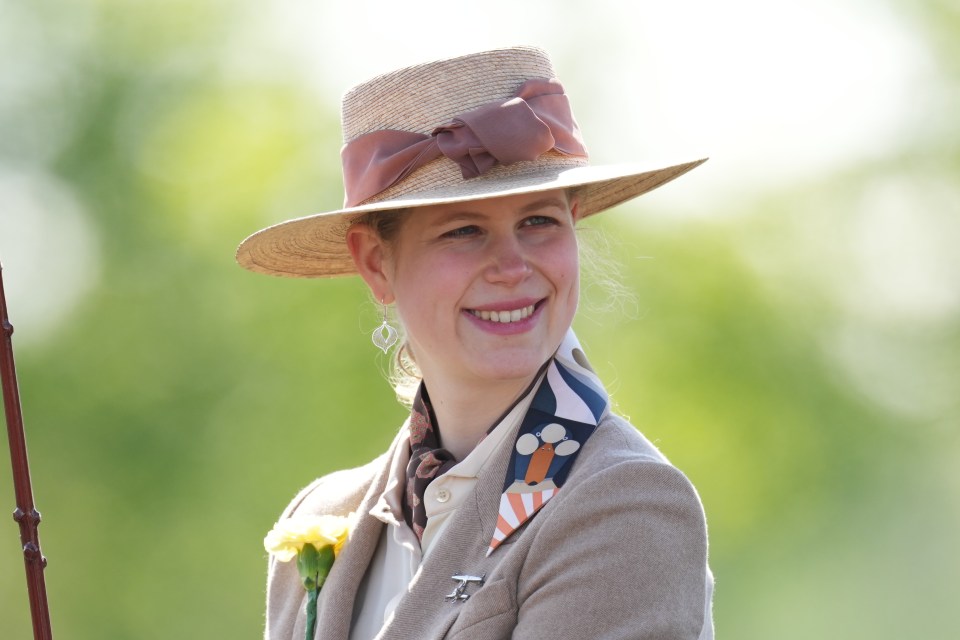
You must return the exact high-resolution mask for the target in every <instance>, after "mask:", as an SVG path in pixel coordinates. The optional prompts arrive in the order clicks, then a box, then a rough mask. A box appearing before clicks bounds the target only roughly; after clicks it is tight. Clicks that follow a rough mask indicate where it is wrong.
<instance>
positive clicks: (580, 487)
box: [265, 415, 713, 640]
mask: <svg viewBox="0 0 960 640" xmlns="http://www.w3.org/2000/svg"><path fill="white" fill-rule="evenodd" d="M513 442H514V438H507V439H506V440H505V442H504V444H503V445H502V447H501V449H500V450H498V451H497V452H496V453H494V454H493V459H492V460H491V464H490V465H488V467H487V469H486V470H485V471H484V473H483V474H482V475H481V477H480V478H479V480H478V482H477V485H476V489H475V496H474V497H473V499H472V500H468V501H466V502H465V503H463V505H462V506H461V507H460V508H459V509H458V510H457V511H456V513H455V514H454V515H453V516H452V518H453V519H452V521H451V522H450V525H449V527H448V528H447V530H446V531H445V533H444V534H443V536H442V537H441V538H440V539H439V540H438V541H437V542H436V543H435V546H434V548H433V549H432V550H431V552H430V554H429V556H428V557H427V558H426V560H425V561H424V562H423V563H422V564H421V566H420V568H419V569H418V571H417V573H416V575H415V576H414V578H413V581H412V582H411V584H410V588H409V591H408V592H407V594H406V595H405V596H404V597H403V599H402V600H401V601H400V603H399V604H398V606H397V608H396V610H395V612H394V616H393V619H392V620H391V622H390V623H389V624H388V625H387V626H386V627H385V628H384V629H382V630H381V632H380V634H379V635H378V636H377V638H383V639H387V638H389V639H404V640H413V639H416V640H421V639H423V640H439V639H440V638H447V639H458V640H468V639H469V640H488V639H489V640H494V639H503V638H514V639H517V640H535V639H543V640H561V639H576V638H589V639H591V640H592V639H594V638H598V639H603V640H607V639H609V640H614V639H618V640H619V639H623V640H626V639H628V638H629V639H637V640H640V639H651V640H653V639H657V640H672V639H677V640H679V639H681V638H682V639H689V640H710V639H712V638H713V622H712V619H711V598H712V592H713V579H712V576H711V575H710V571H709V568H708V567H707V531H706V524H705V520H704V514H703V508H702V505H701V503H700V499H699V497H698V496H697V494H696V492H695V490H694V488H693V486H691V484H690V482H689V481H688V480H687V479H686V477H684V475H683V474H682V473H680V472H679V471H678V470H677V469H676V468H675V467H673V466H671V465H670V464H669V463H668V462H667V461H666V459H665V458H664V457H663V456H662V455H661V454H660V452H659V451H657V449H656V448H655V447H654V446H653V445H652V444H651V443H650V442H649V441H647V440H646V439H645V438H644V437H643V436H641V435H640V434H639V433H638V432H637V431H636V429H634V428H633V427H632V426H631V425H630V424H629V423H627V422H626V421H624V420H623V419H621V418H619V417H617V416H613V415H610V416H608V417H606V418H604V419H603V420H602V421H601V423H600V425H599V426H598V427H597V430H596V432H595V433H594V434H593V436H592V437H591V438H590V439H589V440H588V441H587V442H586V444H585V445H584V447H583V450H582V451H581V453H580V456H579V457H578V459H577V460H576V461H575V463H574V466H573V469H572V470H571V472H570V475H569V477H568V478H567V481H566V483H565V484H564V486H563V488H562V489H561V490H560V492H559V493H558V494H557V495H556V497H554V498H553V499H552V500H550V501H549V502H548V503H547V504H546V505H545V506H544V507H543V509H541V511H540V512H539V513H537V514H536V515H535V516H534V517H533V518H532V519H531V520H529V521H528V522H527V523H526V524H525V525H524V526H523V527H521V528H520V529H518V530H517V531H516V532H515V533H514V534H513V535H512V536H511V537H510V538H508V539H507V540H506V541H505V542H504V543H503V544H502V545H501V546H500V547H499V548H498V549H496V550H495V551H494V552H493V553H492V554H491V555H490V556H489V557H487V556H486V552H487V546H488V544H489V542H490V537H491V534H492V533H493V530H494V527H495V525H496V520H497V512H498V504H499V500H500V494H501V492H502V491H503V482H504V476H505V474H506V469H507V464H508V462H509V457H510V453H511V451H512V448H513ZM404 445H405V443H404V442H401V441H400V438H398V439H397V440H395V441H394V443H393V445H392V446H391V450H390V451H389V452H388V453H387V454H385V455H384V456H381V457H380V458H378V459H376V460H374V461H373V462H371V463H370V464H368V465H366V466H364V467H360V468H357V469H351V470H347V471H339V472H336V473H333V474H330V475H328V476H325V477H323V478H320V479H319V480H317V481H316V482H314V483H313V484H311V485H310V486H308V487H307V488H306V489H304V490H303V491H301V492H300V494H299V495H298V496H297V497H296V498H295V499H294V500H293V502H292V503H291V504H290V505H289V506H288V507H287V509H286V510H285V512H284V516H289V515H291V514H292V513H316V514H324V513H329V514H336V515H345V514H347V513H349V512H351V511H357V512H358V513H360V514H361V517H360V519H359V520H358V522H357V525H356V527H355V529H354V531H353V532H352V534H351V537H350V539H349V541H348V543H347V545H346V546H345V547H344V548H343V550H342V552H341V553H340V555H339V557H338V558H337V560H336V562H335V563H334V566H333V569H332V571H331V572H330V576H329V578H328V579H327V582H326V585H325V586H324V587H323V590H322V591H321V593H320V599H319V604H318V607H319V611H318V625H317V634H316V638H317V640H347V638H348V636H349V632H350V625H351V621H352V617H353V613H354V611H353V607H354V599H355V597H356V593H357V588H358V587H359V585H360V582H361V580H362V579H363V577H364V573H365V572H366V570H367V566H368V564H369V563H370V559H371V557H372V556H373V553H374V551H375V549H376V547H377V543H378V542H379V540H380V536H381V533H382V527H383V526H385V525H384V524H383V523H382V522H380V521H379V520H378V519H376V518H374V517H371V516H369V515H368V514H369V511H370V509H371V508H373V506H374V505H375V504H376V502H377V500H378V498H379V497H380V495H381V493H383V491H384V487H385V484H386V480H387V472H388V468H387V467H388V462H389V460H390V456H391V455H392V451H393V447H397V446H404ZM458 573H469V574H472V575H475V576H480V575H485V576H486V580H485V582H484V584H483V585H482V586H480V587H478V586H476V585H469V586H468V587H467V590H466V593H467V595H469V599H468V600H466V601H462V602H450V601H447V600H445V598H444V596H446V595H447V594H449V593H451V592H452V591H453V589H454V587H456V586H457V583H456V582H455V581H454V580H452V579H451V576H453V575H455V574H458ZM305 601H306V595H305V591H304V590H303V588H302V587H301V586H300V581H299V578H298V576H297V571H296V567H295V563H293V562H288V563H282V562H276V561H274V560H271V561H270V564H269V569H268V580H267V628H266V635H265V637H266V638H267V640H302V639H303V636H304V624H305V616H304V613H303V610H304V603H305Z"/></svg>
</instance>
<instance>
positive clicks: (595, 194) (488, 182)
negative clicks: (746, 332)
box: [237, 158, 707, 278]
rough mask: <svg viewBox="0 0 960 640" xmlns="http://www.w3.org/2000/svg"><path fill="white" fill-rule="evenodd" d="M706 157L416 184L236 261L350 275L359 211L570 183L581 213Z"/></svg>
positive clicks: (278, 272)
mask: <svg viewBox="0 0 960 640" xmlns="http://www.w3.org/2000/svg"><path fill="white" fill-rule="evenodd" d="M706 160H707V159H706V158H703V159H700V160H695V161H693V162H685V163H682V164H677V165H673V166H669V167H665V168H662V169H654V170H649V169H646V168H641V167H639V166H637V165H603V166H584V167H574V168H556V167H551V168H549V169H546V170H544V169H542V168H540V169H538V170H537V171H534V172H531V173H526V174H525V173H522V172H517V173H515V174H512V175H510V176H503V175H499V176H496V177H491V178H485V177H484V176H480V177H478V178H474V179H471V180H464V181H463V182H461V183H459V184H458V185H456V186H454V187H443V188H437V189H433V190H426V191H423V190H421V191H418V192H416V193H415V194H411V195H409V196H401V197H397V198H392V199H389V200H384V201H380V202H373V203H370V204H365V205H360V206H356V207H349V208H345V209H338V210H336V211H328V212H325V213H317V214H313V215H309V216H305V217H302V218H296V219H294V220H288V221H286V222H281V223H279V224H275V225H273V226H270V227H267V228H266V229H262V230H260V231H258V232H256V233H254V234H253V235H251V236H250V237H248V238H247V239H246V240H244V241H243V242H242V243H241V244H240V247H239V248H238V249H237V262H238V263H240V265H241V266H242V267H244V268H246V269H249V270H250V271H256V272H258V273H266V274H269V275H274V276H284V277H291V278H330V277H335V276H345V275H353V274H356V272H357V271H356V268H355V266H354V264H353V259H352V258H351V257H350V252H349V250H348V249H347V244H346V233H347V229H349V228H350V225H352V224H353V223H354V222H355V221H356V219H357V218H358V217H359V216H361V215H362V214H364V213H368V212H371V211H389V210H391V209H406V208H409V207H425V206H430V205H438V204H450V203H455V202H470V201H471V200H483V199H487V198H499V197H503V196H511V195H517V194H521V193H536V192H539V191H551V190H553V189H568V188H576V189H577V197H578V199H579V202H580V204H579V208H580V215H581V217H587V216H591V215H593V214H595V213H599V212H601V211H603V210H605V209H609V208H610V207H613V206H615V205H618V204H620V203H621V202H625V201H627V200H629V199H631V198H635V197H637V196H640V195H643V194H644V193H647V192H648V191H652V190H653V189H656V188H657V187H659V186H661V185H664V184H666V183H667V182H670V181H671V180H673V179H674V178H677V177H679V176H681V175H683V174H684V173H686V172H688V171H690V170H691V169H694V168H695V167H697V166H699V165H701V164H703V163H704V162H706Z"/></svg>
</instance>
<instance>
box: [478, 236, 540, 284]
mask: <svg viewBox="0 0 960 640" xmlns="http://www.w3.org/2000/svg"><path fill="white" fill-rule="evenodd" d="M531 272H532V269H531V268H530V263H529V262H528V261H527V256H526V253H525V252H524V249H523V246H522V245H521V244H520V242H519V241H518V240H517V238H515V237H506V238H501V239H498V240H497V241H496V242H494V243H492V246H491V256H490V266H489V267H488V268H487V272H486V275H487V279H488V280H489V281H490V282H494V283H500V284H507V285H514V284H519V283H520V282H522V281H523V280H524V279H525V278H526V277H527V276H529V275H530V273H531Z"/></svg>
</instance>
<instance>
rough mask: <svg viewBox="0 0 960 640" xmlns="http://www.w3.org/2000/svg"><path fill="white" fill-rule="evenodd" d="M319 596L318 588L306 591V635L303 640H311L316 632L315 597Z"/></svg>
mask: <svg viewBox="0 0 960 640" xmlns="http://www.w3.org/2000/svg"><path fill="white" fill-rule="evenodd" d="M319 594H320V587H315V588H313V589H310V590H309V591H307V635H306V638H305V639H304V640H313V636H314V635H315V633H316V630H317V596H318V595H319Z"/></svg>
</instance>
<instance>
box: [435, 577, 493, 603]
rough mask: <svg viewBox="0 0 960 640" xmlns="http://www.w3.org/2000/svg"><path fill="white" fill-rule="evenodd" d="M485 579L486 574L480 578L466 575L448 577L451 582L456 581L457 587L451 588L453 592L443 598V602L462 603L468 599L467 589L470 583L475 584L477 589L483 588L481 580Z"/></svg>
mask: <svg viewBox="0 0 960 640" xmlns="http://www.w3.org/2000/svg"><path fill="white" fill-rule="evenodd" d="M486 577H487V574H483V575H482V576H470V575H467V574H456V575H452V576H450V579H451V580H456V581H457V586H456V587H454V588H453V591H451V592H450V593H448V594H447V595H446V596H444V598H443V599H444V600H446V601H447V602H464V601H466V600H469V599H470V594H469V593H467V587H468V586H469V585H470V584H471V583H476V584H477V586H478V587H482V586H483V580H484V578H486Z"/></svg>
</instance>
